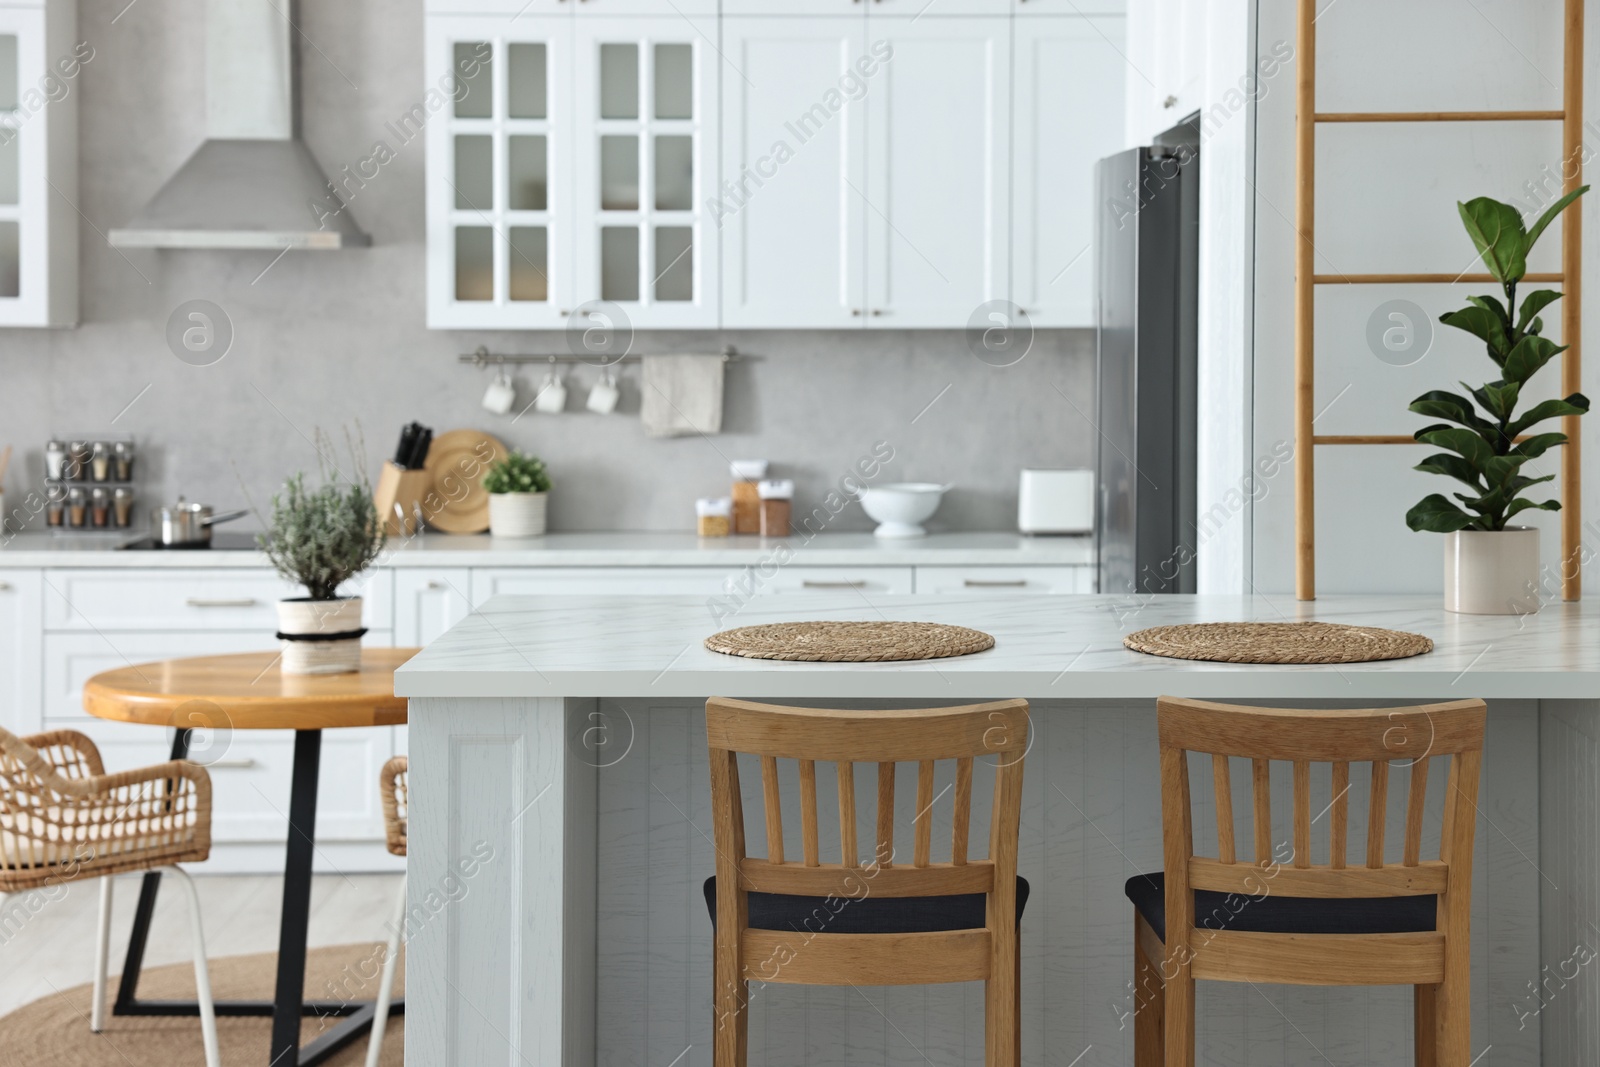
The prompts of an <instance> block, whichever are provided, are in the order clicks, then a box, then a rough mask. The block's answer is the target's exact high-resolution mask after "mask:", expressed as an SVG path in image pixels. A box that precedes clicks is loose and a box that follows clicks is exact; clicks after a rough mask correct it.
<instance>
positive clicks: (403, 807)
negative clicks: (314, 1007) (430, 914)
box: [367, 756, 411, 1067]
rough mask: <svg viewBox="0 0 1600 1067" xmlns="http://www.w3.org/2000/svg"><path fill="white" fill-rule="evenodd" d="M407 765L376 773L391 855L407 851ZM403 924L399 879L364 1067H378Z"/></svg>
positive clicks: (398, 761) (400, 760)
mask: <svg viewBox="0 0 1600 1067" xmlns="http://www.w3.org/2000/svg"><path fill="white" fill-rule="evenodd" d="M410 766H411V764H410V761H409V760H408V759H407V758H406V757H405V756H396V757H394V758H393V759H391V760H390V761H389V762H388V763H385V764H384V765H383V770H382V771H381V772H379V774H378V792H379V794H380V795H381V796H382V797H383V829H384V837H385V838H386V840H387V843H388V846H389V852H390V854H392V855H395V856H404V855H405V854H406V811H407V809H408V808H409V807H410V803H411V802H410V794H409V793H408V792H407V788H406V773H407V771H408V770H409V768H410ZM405 926H406V886H405V883H404V882H401V883H400V893H399V896H398V898H397V900H396V902H395V908H394V919H393V921H392V922H390V924H389V944H388V947H387V950H386V951H385V954H384V958H383V978H382V979H381V980H380V981H379V982H378V1001H377V1004H376V1005H374V1007H373V1011H372V1033H371V1034H370V1035H369V1036H368V1038H367V1067H378V1060H379V1058H380V1057H381V1056H382V1055H383V1030H384V1027H386V1026H388V1025H389V1006H390V1005H391V1004H392V1003H394V969H395V964H396V963H398V962H399V960H400V939H401V934H402V933H403V932H404V931H405Z"/></svg>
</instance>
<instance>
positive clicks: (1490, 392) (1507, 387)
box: [1461, 382, 1522, 422]
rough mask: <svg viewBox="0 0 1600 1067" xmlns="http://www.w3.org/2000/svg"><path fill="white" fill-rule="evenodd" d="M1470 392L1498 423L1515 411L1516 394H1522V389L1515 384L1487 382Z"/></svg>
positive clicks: (1464, 383)
mask: <svg viewBox="0 0 1600 1067" xmlns="http://www.w3.org/2000/svg"><path fill="white" fill-rule="evenodd" d="M1461 384H1462V385H1466V384H1467V383H1466V382H1462V383H1461ZM1471 392H1472V395H1473V397H1475V398H1476V399H1477V401H1478V403H1480V404H1482V405H1483V406H1484V409H1485V410H1487V411H1488V412H1489V414H1491V415H1493V416H1494V417H1495V418H1496V419H1498V420H1499V421H1500V422H1505V421H1506V420H1507V419H1509V418H1510V417H1511V413H1512V411H1514V410H1516V407H1517V394H1519V393H1520V392H1522V387H1521V386H1520V385H1518V384H1517V383H1516V382H1489V383H1488V384H1487V385H1484V386H1483V387H1481V388H1478V389H1472V390H1471Z"/></svg>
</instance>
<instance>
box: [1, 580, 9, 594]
mask: <svg viewBox="0 0 1600 1067" xmlns="http://www.w3.org/2000/svg"><path fill="white" fill-rule="evenodd" d="M10 589H11V583H10V582H0V593H5V592H9V591H10Z"/></svg>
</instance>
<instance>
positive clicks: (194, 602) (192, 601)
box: [184, 596, 256, 608]
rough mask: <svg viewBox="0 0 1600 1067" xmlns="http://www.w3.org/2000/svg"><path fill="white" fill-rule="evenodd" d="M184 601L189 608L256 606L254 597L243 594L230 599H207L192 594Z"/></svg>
mask: <svg viewBox="0 0 1600 1067" xmlns="http://www.w3.org/2000/svg"><path fill="white" fill-rule="evenodd" d="M184 603H185V604H187V605H189V606H190V607H191V608H253V607H255V606H256V598H255V597H253V596H245V597H237V598H235V599H232V600H229V599H222V600H207V599H206V598H205V597H198V596H192V597H190V598H189V599H187V600H185V601H184Z"/></svg>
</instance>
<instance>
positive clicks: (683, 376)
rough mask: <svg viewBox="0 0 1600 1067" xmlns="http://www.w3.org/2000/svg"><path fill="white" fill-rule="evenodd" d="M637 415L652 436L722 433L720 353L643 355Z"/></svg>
mask: <svg viewBox="0 0 1600 1067" xmlns="http://www.w3.org/2000/svg"><path fill="white" fill-rule="evenodd" d="M643 363H644V389H643V396H642V397H641V399H640V404H639V418H640V420H641V421H642V422H643V423H644V432H645V433H646V434H648V435H649V436H651V437H684V436H687V435H689V434H697V433H703V434H711V433H721V432H722V368H723V363H724V361H723V358H722V357H721V356H645V357H644V358H643Z"/></svg>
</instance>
